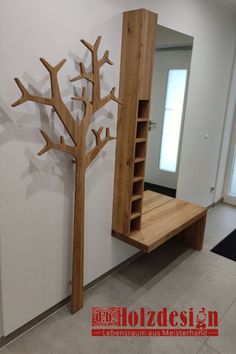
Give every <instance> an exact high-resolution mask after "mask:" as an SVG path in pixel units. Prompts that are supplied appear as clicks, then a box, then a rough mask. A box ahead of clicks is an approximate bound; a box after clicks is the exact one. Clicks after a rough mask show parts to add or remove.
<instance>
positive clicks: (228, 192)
mask: <svg viewBox="0 0 236 354" xmlns="http://www.w3.org/2000/svg"><path fill="white" fill-rule="evenodd" d="M224 202H226V203H228V204H232V205H236V117H235V119H234V127H233V132H232V138H231V145H230V151H229V159H228V166H227V172H226V179H225V188H224Z"/></svg>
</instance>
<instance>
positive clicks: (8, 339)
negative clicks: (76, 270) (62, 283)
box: [0, 251, 143, 348]
mask: <svg viewBox="0 0 236 354" xmlns="http://www.w3.org/2000/svg"><path fill="white" fill-rule="evenodd" d="M141 255H143V252H142V251H140V252H137V253H135V254H134V255H133V256H131V257H129V258H128V259H126V260H125V261H123V262H121V263H120V264H118V265H117V266H115V267H114V268H112V269H110V270H109V271H107V272H106V273H104V274H102V275H101V276H100V277H98V278H96V279H95V280H93V281H92V282H90V283H89V284H87V285H85V287H84V292H86V291H88V290H89V289H91V288H92V287H93V286H96V285H97V284H98V283H100V282H101V281H102V280H104V279H105V278H107V277H108V276H110V275H112V274H114V273H116V272H118V271H119V270H121V269H122V268H124V267H126V266H127V265H128V264H130V263H131V262H133V261H134V260H135V259H137V258H139V257H140V256H141ZM69 302H70V296H68V297H67V298H65V299H64V300H62V301H60V302H59V303H58V304H56V305H54V306H52V307H51V308H50V309H48V310H46V311H45V312H43V313H41V314H40V315H39V316H37V317H35V318H33V319H32V320H31V321H29V322H27V323H26V324H24V325H23V326H22V327H20V328H18V329H16V330H15V331H14V332H12V333H11V334H9V335H8V336H6V337H0V348H2V347H4V346H5V345H7V344H9V343H10V342H12V341H13V340H15V339H16V338H17V337H19V336H21V335H23V334H24V333H26V332H28V331H29V330H30V329H32V328H33V327H35V326H37V325H38V324H39V323H40V322H42V321H44V320H46V319H47V318H48V317H50V316H52V315H53V314H54V313H55V312H57V311H59V310H60V309H61V308H62V307H64V306H65V305H67V304H68V303H69Z"/></svg>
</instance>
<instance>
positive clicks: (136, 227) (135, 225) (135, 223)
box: [130, 216, 141, 234]
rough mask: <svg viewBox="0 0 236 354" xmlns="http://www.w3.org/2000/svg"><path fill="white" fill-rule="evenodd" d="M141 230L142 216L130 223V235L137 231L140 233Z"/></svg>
mask: <svg viewBox="0 0 236 354" xmlns="http://www.w3.org/2000/svg"><path fill="white" fill-rule="evenodd" d="M140 229H141V216H140V217H138V218H136V219H133V220H131V222H130V233H131V234H132V233H133V232H135V231H138V230H140Z"/></svg>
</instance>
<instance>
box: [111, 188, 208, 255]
mask: <svg viewBox="0 0 236 354" xmlns="http://www.w3.org/2000/svg"><path fill="white" fill-rule="evenodd" d="M206 214H207V209H206V208H203V207H200V206H198V205H195V204H192V203H188V202H185V201H182V200H178V199H174V198H171V197H167V196H165V195H162V194H159V193H155V192H152V191H145V192H144V196H143V211H142V228H141V230H139V231H134V232H131V233H130V235H129V236H126V235H122V234H119V233H117V232H115V231H113V236H114V237H116V238H118V239H120V240H122V241H124V242H126V243H129V244H130V245H132V246H135V247H137V248H139V249H141V250H143V251H145V252H146V253H149V252H151V251H153V250H154V249H155V248H157V247H158V246H160V245H161V244H162V243H164V242H166V241H167V240H169V239H170V238H172V237H174V236H176V235H178V239H179V240H180V241H182V242H183V243H185V244H186V245H188V246H190V247H192V248H195V249H197V250H199V251H200V250H201V249H202V245H203V238H204V232H205V223H206Z"/></svg>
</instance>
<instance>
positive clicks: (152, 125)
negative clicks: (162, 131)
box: [148, 120, 156, 130]
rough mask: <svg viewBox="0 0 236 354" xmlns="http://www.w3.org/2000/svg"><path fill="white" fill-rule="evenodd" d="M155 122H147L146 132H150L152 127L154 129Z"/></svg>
mask: <svg viewBox="0 0 236 354" xmlns="http://www.w3.org/2000/svg"><path fill="white" fill-rule="evenodd" d="M155 125H156V122H153V121H151V120H149V121H148V130H151V129H152V128H153V127H155Z"/></svg>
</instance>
